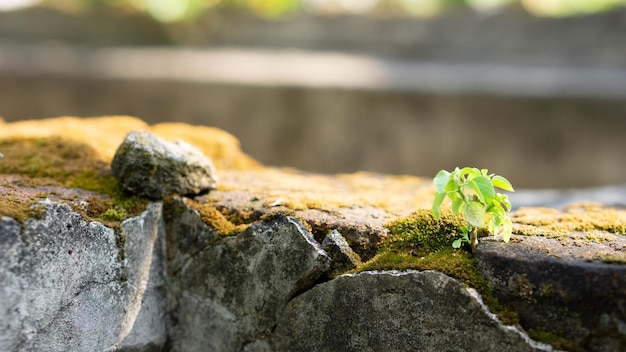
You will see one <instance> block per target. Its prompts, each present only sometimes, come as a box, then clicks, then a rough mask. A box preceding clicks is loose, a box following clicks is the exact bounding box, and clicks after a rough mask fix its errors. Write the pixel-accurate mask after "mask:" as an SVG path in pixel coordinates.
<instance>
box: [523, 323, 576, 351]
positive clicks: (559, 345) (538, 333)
mask: <svg viewBox="0 0 626 352" xmlns="http://www.w3.org/2000/svg"><path fill="white" fill-rule="evenodd" d="M528 336H530V338H532V339H533V340H537V341H542V342H545V343H548V344H550V345H552V347H553V348H555V349H557V350H561V351H571V352H583V351H585V350H584V349H583V348H582V347H580V346H579V345H578V344H577V343H575V342H574V341H572V340H569V339H566V338H564V337H562V334H561V333H559V332H555V331H547V330H545V329H543V328H537V329H528Z"/></svg>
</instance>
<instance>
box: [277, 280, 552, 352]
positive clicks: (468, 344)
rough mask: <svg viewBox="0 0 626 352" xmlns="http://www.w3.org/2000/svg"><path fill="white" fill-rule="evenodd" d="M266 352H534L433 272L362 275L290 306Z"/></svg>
mask: <svg viewBox="0 0 626 352" xmlns="http://www.w3.org/2000/svg"><path fill="white" fill-rule="evenodd" d="M269 346H271V347H270V349H269V350H276V351H278V350H280V351H536V350H545V349H547V348H548V346H543V345H538V344H531V343H529V340H528V339H527V338H525V337H523V335H522V334H520V333H519V332H518V331H516V330H515V329H513V328H511V327H505V326H504V325H502V324H501V323H500V322H499V321H497V320H496V319H494V318H493V317H492V316H491V315H490V314H488V313H486V312H485V310H484V308H483V306H482V303H480V302H479V301H478V300H477V299H476V297H475V296H474V295H472V294H471V293H470V292H469V291H468V290H467V289H465V288H464V287H463V286H462V285H461V283H460V282H458V281H457V280H454V279H452V278H450V277H448V276H446V275H443V274H441V273H439V272H435V271H423V272H419V271H406V272H364V273H360V274H357V275H343V276H340V277H338V278H337V279H335V280H331V281H329V282H326V283H323V284H319V285H317V286H315V287H314V288H313V289H311V290H309V291H307V292H305V293H303V294H302V295H300V296H298V297H296V298H294V299H293V300H291V301H290V302H289V305H287V308H286V309H285V311H284V313H283V316H282V317H281V320H280V323H279V325H278V327H277V328H276V332H275V335H274V336H273V338H272V339H270V343H269Z"/></svg>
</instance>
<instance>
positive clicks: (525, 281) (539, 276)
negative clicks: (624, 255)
mask: <svg viewBox="0 0 626 352" xmlns="http://www.w3.org/2000/svg"><path fill="white" fill-rule="evenodd" d="M581 236H582V234H581ZM613 236H614V237H615V239H614V240H612V241H606V242H604V243H589V242H588V241H585V242H581V241H578V242H576V240H575V239H567V240H563V239H561V240H557V239H549V238H544V237H539V236H533V237H524V236H516V237H515V238H514V242H512V243H508V244H504V243H501V242H495V241H486V242H483V243H481V244H480V245H479V246H478V248H477V265H478V267H479V269H480V270H481V272H482V273H483V275H484V276H485V278H486V279H487V281H488V282H489V283H490V284H491V285H492V286H493V287H494V294H495V295H496V296H497V297H498V299H499V300H500V302H502V303H505V304H507V305H508V306H509V307H512V309H513V310H515V311H517V312H518V313H519V317H520V322H521V324H522V325H523V326H524V327H526V328H527V329H530V328H533V329H541V330H547V331H551V332H552V331H554V332H558V333H560V334H561V335H562V336H564V337H566V338H568V339H570V340H572V341H575V342H576V343H577V344H578V345H579V346H582V347H583V348H584V349H585V350H587V351H626V267H625V266H624V265H623V264H622V265H616V264H610V263H603V262H599V261H597V259H598V258H594V257H593V256H596V255H599V254H601V253H606V252H607V251H609V252H613V251H612V249H611V248H610V247H611V246H612V247H615V248H621V249H623V248H626V236H620V235H613ZM593 259H596V261H592V260H593Z"/></svg>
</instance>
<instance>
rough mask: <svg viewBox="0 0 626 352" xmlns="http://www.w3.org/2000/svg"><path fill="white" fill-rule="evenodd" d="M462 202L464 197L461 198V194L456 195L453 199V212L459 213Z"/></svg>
mask: <svg viewBox="0 0 626 352" xmlns="http://www.w3.org/2000/svg"><path fill="white" fill-rule="evenodd" d="M462 204H463V198H461V197H460V196H459V195H456V197H455V198H454V199H453V200H452V212H453V213H455V214H456V213H458V212H459V208H460V207H461V205H462Z"/></svg>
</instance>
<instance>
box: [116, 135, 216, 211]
mask: <svg viewBox="0 0 626 352" xmlns="http://www.w3.org/2000/svg"><path fill="white" fill-rule="evenodd" d="M111 169H112V170H113V174H114V175H115V176H116V177H117V179H118V181H119V182H120V184H121V185H122V187H124V189H126V190H127V191H129V192H131V193H134V194H138V195H141V196H144V197H148V198H151V199H162V198H163V197H165V196H167V195H170V194H181V195H198V194H202V193H206V192H208V191H209V190H211V189H215V188H216V187H217V176H216V173H215V167H214V166H213V162H212V161H211V159H209V158H208V157H206V156H204V154H202V152H200V151H199V150H198V149H196V148H195V147H193V146H191V145H189V144H187V143H186V142H184V141H180V140H179V141H177V142H176V143H171V142H167V141H165V140H163V139H161V138H160V137H158V136H156V135H154V134H152V133H149V132H145V131H143V132H137V131H132V132H130V133H129V134H128V136H126V139H125V140H124V142H123V143H122V144H121V145H120V147H119V148H118V149H117V152H116V153H115V156H114V157H113V161H112V163H111Z"/></svg>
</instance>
